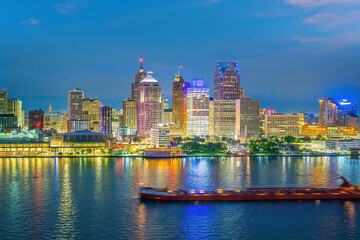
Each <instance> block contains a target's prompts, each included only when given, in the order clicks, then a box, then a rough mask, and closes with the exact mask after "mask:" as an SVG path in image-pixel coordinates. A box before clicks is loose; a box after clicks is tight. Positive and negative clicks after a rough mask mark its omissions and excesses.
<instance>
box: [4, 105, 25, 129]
mask: <svg viewBox="0 0 360 240" xmlns="http://www.w3.org/2000/svg"><path fill="white" fill-rule="evenodd" d="M7 113H8V114H14V115H15V116H16V117H17V126H18V128H20V129H23V128H24V125H25V119H24V118H25V116H24V110H23V109H22V101H21V100H19V99H15V98H11V99H8V102H7Z"/></svg>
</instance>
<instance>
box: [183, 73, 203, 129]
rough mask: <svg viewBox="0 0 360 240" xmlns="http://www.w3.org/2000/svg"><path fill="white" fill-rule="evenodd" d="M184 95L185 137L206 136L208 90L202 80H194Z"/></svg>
mask: <svg viewBox="0 0 360 240" xmlns="http://www.w3.org/2000/svg"><path fill="white" fill-rule="evenodd" d="M186 93H187V94H186V103H187V107H186V109H187V114H186V117H187V121H186V123H187V126H186V132H187V136H208V135H209V88H207V87H205V86H204V79H194V80H193V85H192V86H191V87H189V88H187V89H186Z"/></svg>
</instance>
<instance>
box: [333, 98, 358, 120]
mask: <svg viewBox="0 0 360 240" xmlns="http://www.w3.org/2000/svg"><path fill="white" fill-rule="evenodd" d="M350 116H353V117H356V103H352V102H350V101H348V100H347V99H342V100H341V101H340V102H338V104H337V108H336V125H337V126H349V124H348V121H347V119H350V118H351V117H350Z"/></svg>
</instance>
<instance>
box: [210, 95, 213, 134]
mask: <svg viewBox="0 0 360 240" xmlns="http://www.w3.org/2000/svg"><path fill="white" fill-rule="evenodd" d="M209 136H214V98H210V99H209Z"/></svg>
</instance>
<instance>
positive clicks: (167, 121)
mask: <svg viewBox="0 0 360 240" xmlns="http://www.w3.org/2000/svg"><path fill="white" fill-rule="evenodd" d="M163 123H164V124H170V123H172V109H165V110H164V122H163Z"/></svg>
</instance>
